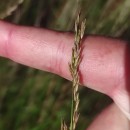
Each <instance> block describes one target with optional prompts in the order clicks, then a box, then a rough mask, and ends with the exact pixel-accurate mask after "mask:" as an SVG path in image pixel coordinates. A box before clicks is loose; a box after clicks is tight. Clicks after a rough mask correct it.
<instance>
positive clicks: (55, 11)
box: [0, 0, 130, 130]
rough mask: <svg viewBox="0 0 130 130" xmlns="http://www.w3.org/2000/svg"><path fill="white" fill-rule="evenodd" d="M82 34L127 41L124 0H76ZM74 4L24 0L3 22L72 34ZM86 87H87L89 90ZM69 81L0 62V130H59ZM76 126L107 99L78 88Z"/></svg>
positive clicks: (129, 17)
mask: <svg viewBox="0 0 130 130" xmlns="http://www.w3.org/2000/svg"><path fill="white" fill-rule="evenodd" d="M80 4H81V7H82V16H83V17H86V18H87V29H86V33H91V34H98V35H99V34H103V35H106V36H113V37H121V38H125V39H129V34H130V33H129V27H130V24H129V23H130V10H129V9H130V1H129V0H93V1H90V0H80ZM76 9H77V3H76V1H75V0H64V1H63V0H37V1H36V0H25V1H24V3H23V4H21V5H19V7H18V9H17V10H16V11H15V12H13V14H12V15H11V16H8V17H7V18H6V19H5V20H6V21H9V22H12V23H17V24H19V25H27V26H37V27H41V28H42V27H44V28H49V29H54V30H60V31H73V25H74V20H75V15H76ZM90 87H91V86H90ZM70 88H71V82H69V81H67V80H65V79H63V78H61V77H59V76H56V75H54V74H50V73H47V72H43V71H39V70H36V69H32V68H29V67H26V66H22V65H19V64H17V63H14V62H13V61H9V60H7V59H4V58H0V130H9V129H10V130H46V129H47V130H51V129H60V122H61V118H64V117H65V118H66V120H67V122H69V117H70V103H71V89H70ZM80 89H81V90H80V113H81V114H80V119H79V124H78V128H79V129H85V128H86V127H88V125H89V124H90V122H91V121H92V120H93V119H94V117H95V116H96V115H97V114H98V113H99V112H100V111H101V110H102V109H103V108H104V107H106V106H107V105H108V104H110V103H111V99H109V98H108V97H107V96H105V95H103V94H100V93H98V92H95V91H92V90H90V89H88V88H86V87H81V88H80Z"/></svg>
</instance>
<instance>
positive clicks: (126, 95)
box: [0, 21, 130, 130]
mask: <svg viewBox="0 0 130 130" xmlns="http://www.w3.org/2000/svg"><path fill="white" fill-rule="evenodd" d="M73 41H74V35H73V34H70V33H65V32H64V33H63V32H55V31H51V30H46V29H39V28H33V27H23V26H16V25H12V24H9V23H6V22H3V21H0V56H2V57H5V58H8V59H11V60H13V61H15V62H17V63H20V64H24V65H27V66H30V67H33V68H37V69H40V70H44V71H49V72H52V73H55V74H58V75H60V76H62V77H64V78H66V79H68V80H71V75H70V72H69V67H68V63H69V62H70V60H71V51H72V46H73ZM81 56H82V61H81V64H80V67H79V70H80V77H81V79H80V83H81V84H83V85H85V86H88V87H90V88H91V89H94V90H97V91H99V92H102V93H105V94H106V95H108V96H110V97H111V98H112V99H113V100H114V102H115V103H113V104H112V105H111V106H109V107H108V108H106V109H105V110H104V111H103V112H102V113H101V114H100V115H99V116H97V118H96V119H95V120H94V122H93V123H92V124H91V125H90V127H89V128H88V130H104V129H105V130H107V129H111V130H123V129H124V130H129V129H130V122H129V120H128V119H130V81H129V76H130V66H129V64H130V63H129V61H130V60H129V58H130V50H129V44H128V43H127V42H125V41H121V40H119V39H113V38H108V37H103V36H85V38H84V40H83V44H82V55H81ZM119 108H120V109H119Z"/></svg>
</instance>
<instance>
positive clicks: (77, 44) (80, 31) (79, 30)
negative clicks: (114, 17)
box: [61, 13, 86, 130]
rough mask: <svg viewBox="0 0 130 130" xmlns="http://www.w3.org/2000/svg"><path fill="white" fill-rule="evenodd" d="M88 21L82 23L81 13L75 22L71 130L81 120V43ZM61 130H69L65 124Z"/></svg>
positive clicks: (70, 65)
mask: <svg viewBox="0 0 130 130" xmlns="http://www.w3.org/2000/svg"><path fill="white" fill-rule="evenodd" d="M85 25H86V20H84V21H82V22H80V13H79V14H78V16H77V19H76V21H75V39H74V47H73V48H72V57H71V63H70V64H69V68H70V72H71V76H72V82H73V84H72V104H71V105H72V106H71V123H70V127H69V130H75V129H76V125H77V122H78V119H79V112H78V111H79V101H80V100H79V91H78V88H79V79H80V77H79V65H80V62H81V43H82V39H83V36H84V32H85ZM61 130H68V128H67V126H66V124H65V122H63V123H62V125H61Z"/></svg>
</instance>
